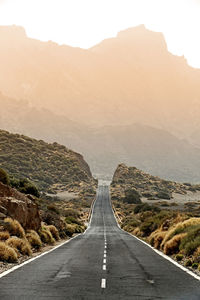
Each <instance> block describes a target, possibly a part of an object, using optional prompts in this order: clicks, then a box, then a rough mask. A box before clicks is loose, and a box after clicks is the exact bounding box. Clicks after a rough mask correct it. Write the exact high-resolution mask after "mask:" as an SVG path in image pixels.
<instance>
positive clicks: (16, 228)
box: [4, 218, 25, 238]
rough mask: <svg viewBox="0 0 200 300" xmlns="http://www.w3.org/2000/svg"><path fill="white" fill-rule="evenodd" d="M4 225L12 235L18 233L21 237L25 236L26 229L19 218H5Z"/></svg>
mask: <svg viewBox="0 0 200 300" xmlns="http://www.w3.org/2000/svg"><path fill="white" fill-rule="evenodd" d="M4 227H5V228H6V229H7V231H8V232H9V233H10V234H11V235H16V236H17V237H21V238H24V237H25V231H24V229H23V227H22V226H21V224H20V223H19V222H18V221H17V220H13V219H12V218H5V219H4Z"/></svg>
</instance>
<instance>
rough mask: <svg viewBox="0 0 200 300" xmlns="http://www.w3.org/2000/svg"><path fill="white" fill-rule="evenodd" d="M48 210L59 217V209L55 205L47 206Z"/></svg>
mask: <svg viewBox="0 0 200 300" xmlns="http://www.w3.org/2000/svg"><path fill="white" fill-rule="evenodd" d="M47 209H48V210H51V211H54V212H55V213H56V214H57V215H59V214H60V211H59V209H58V208H57V207H56V206H55V205H54V204H49V205H48V206H47Z"/></svg>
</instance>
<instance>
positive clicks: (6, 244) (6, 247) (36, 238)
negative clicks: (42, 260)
mask: <svg viewBox="0 0 200 300" xmlns="http://www.w3.org/2000/svg"><path fill="white" fill-rule="evenodd" d="M92 182H93V181H92ZM0 183H3V184H4V185H3V189H2V190H1V188H0V211H1V212H0V262H3V263H16V262H19V261H21V259H23V260H24V259H26V258H28V257H29V256H32V255H33V254H34V253H36V252H38V251H39V252H40V251H42V248H43V247H44V246H47V245H54V244H55V243H56V242H59V241H61V240H62V239H69V238H71V237H72V236H74V235H75V234H78V233H82V232H84V230H85V229H86V227H87V222H88V217H89V213H90V207H91V204H92V202H93V200H94V197H95V194H96V182H95V181H94V184H93V185H91V186H88V183H86V184H85V183H84V182H83V183H82V184H81V186H80V188H79V192H78V193H76V197H74V198H73V197H72V198H70V199H68V200H62V199H60V198H59V197H57V196H56V195H51V196H50V195H47V194H45V193H40V192H39V190H38V189H37V187H36V186H35V185H34V184H33V183H32V182H30V181H29V180H28V179H23V180H22V179H20V180H18V179H13V178H12V177H10V176H9V174H8V173H7V172H6V171H5V170H4V169H2V168H1V169H0ZM6 187H7V188H6ZM8 187H9V189H8ZM13 188H14V189H15V190H18V191H19V192H20V193H24V194H26V196H27V199H29V200H28V201H33V202H34V203H35V204H36V205H37V207H38V211H39V215H40V218H41V225H40V228H39V229H38V230H33V229H31V228H28V229H25V228H23V226H22V225H21V224H20V223H19V221H18V220H16V219H13V218H11V217H10V216H9V211H8V210H7V209H6V208H5V207H3V206H2V205H3V202H1V197H3V196H4V195H3V190H4V189H5V190H8V191H9V193H10V191H14V190H13ZM13 194H15V193H14V192H13ZM20 195H21V194H20ZM23 197H24V196H23ZM23 197H22V198H23ZM19 203H20V201H19ZM2 212H4V213H2ZM22 213H24V212H22ZM5 214H6V215H5Z"/></svg>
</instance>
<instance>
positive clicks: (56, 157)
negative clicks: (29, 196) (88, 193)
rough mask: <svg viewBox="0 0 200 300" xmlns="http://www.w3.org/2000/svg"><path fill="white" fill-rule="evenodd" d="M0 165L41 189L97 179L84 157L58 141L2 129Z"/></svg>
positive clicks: (73, 186)
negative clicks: (43, 139)
mask: <svg viewBox="0 0 200 300" xmlns="http://www.w3.org/2000/svg"><path fill="white" fill-rule="evenodd" d="M0 167H2V168H3V169H5V170H6V171H7V172H8V173H9V174H10V175H11V176H12V177H14V178H17V179H18V178H28V179H29V180H31V181H32V182H34V183H35V184H36V185H37V186H38V187H39V188H40V189H41V190H43V191H46V190H51V191H53V190H56V189H64V190H70V189H75V190H76V189H79V188H80V187H81V185H83V184H85V185H89V186H94V185H95V181H94V179H93V177H92V175H91V172H90V169H89V166H88V165H87V163H86V162H85V161H84V159H83V157H82V156H81V155H80V154H78V153H76V152H73V151H72V150H69V149H67V148H66V147H65V146H62V145H59V144H57V143H53V144H48V143H45V142H44V141H42V140H35V139H31V138H29V137H26V136H23V135H19V134H11V133H9V132H7V131H3V130H0Z"/></svg>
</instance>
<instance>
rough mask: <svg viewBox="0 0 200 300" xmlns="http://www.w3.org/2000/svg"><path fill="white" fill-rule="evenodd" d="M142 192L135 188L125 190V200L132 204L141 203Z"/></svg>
mask: <svg viewBox="0 0 200 300" xmlns="http://www.w3.org/2000/svg"><path fill="white" fill-rule="evenodd" d="M140 198H141V197H140V194H139V193H138V191H137V190H136V189H134V188H131V189H127V190H125V197H124V199H123V201H124V202H126V203H130V204H139V203H141V199H140Z"/></svg>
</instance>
